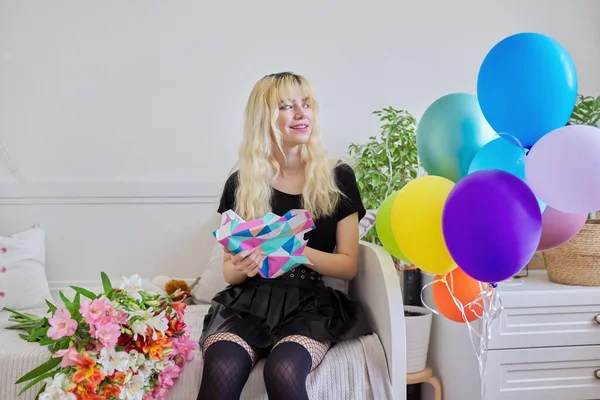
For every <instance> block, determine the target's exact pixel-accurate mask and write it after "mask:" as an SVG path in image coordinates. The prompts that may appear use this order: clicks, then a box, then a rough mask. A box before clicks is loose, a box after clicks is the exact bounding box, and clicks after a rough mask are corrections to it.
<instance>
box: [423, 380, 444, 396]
mask: <svg viewBox="0 0 600 400" xmlns="http://www.w3.org/2000/svg"><path fill="white" fill-rule="evenodd" d="M427 383H429V384H430V385H431V386H432V387H433V398H434V399H435V400H442V384H441V383H440V381H439V379H438V378H436V377H435V376H432V377H431V378H429V379H428V380H427Z"/></svg>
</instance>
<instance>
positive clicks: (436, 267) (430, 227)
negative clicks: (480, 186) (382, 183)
mask: <svg viewBox="0 0 600 400" xmlns="http://www.w3.org/2000/svg"><path fill="white" fill-rule="evenodd" d="M453 187H454V182H452V181H451V180H449V179H446V178H443V177H441V176H435V175H429V176H423V177H420V178H417V179H415V180H412V181H410V182H409V183H407V184H406V185H405V186H404V187H403V188H402V189H401V190H400V191H399V192H398V194H397V195H396V199H395V200H394V205H393V206H392V218H391V219H392V224H391V225H392V232H393V234H394V238H395V239H396V242H397V243H398V247H399V248H401V249H402V251H403V252H404V254H405V255H406V257H407V258H408V259H409V260H410V261H411V262H412V263H413V264H414V265H416V266H417V267H418V268H420V269H421V270H423V271H425V272H429V273H430V274H436V275H441V276H444V275H445V274H447V273H448V272H450V271H452V270H453V269H454V268H456V263H455V262H454V260H453V259H452V256H450V253H449V252H448V248H447V247H446V242H445V240H444V234H443V231H442V212H443V210H444V204H445V203H446V198H447V197H448V195H449V194H450V191H451V190H452V188H453Z"/></svg>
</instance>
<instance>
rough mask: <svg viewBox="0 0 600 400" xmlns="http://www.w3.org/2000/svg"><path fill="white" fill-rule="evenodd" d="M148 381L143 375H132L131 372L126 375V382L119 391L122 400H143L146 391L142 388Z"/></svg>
mask: <svg viewBox="0 0 600 400" xmlns="http://www.w3.org/2000/svg"><path fill="white" fill-rule="evenodd" d="M145 384H146V382H145V379H144V377H143V376H142V375H139V374H137V375H132V374H131V372H130V373H128V374H127V375H126V376H125V382H124V383H123V387H122V388H121V393H119V399H121V400H142V399H143V397H144V391H143V390H142V389H143V388H144V386H145Z"/></svg>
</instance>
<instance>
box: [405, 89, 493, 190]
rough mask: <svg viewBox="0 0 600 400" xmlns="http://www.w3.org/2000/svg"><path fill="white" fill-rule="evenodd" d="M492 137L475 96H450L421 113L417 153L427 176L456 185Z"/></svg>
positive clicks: (435, 102)
mask: <svg viewBox="0 0 600 400" xmlns="http://www.w3.org/2000/svg"><path fill="white" fill-rule="evenodd" d="M495 135H496V133H495V132H494V130H493V129H492V127H491V126H490V125H489V124H488V122H487V121H486V119H485V117H484V116H483V113H482V112H481V109H480V108H479V103H478V102H477V98H476V97H475V96H473V95H471V94H467V93H452V94H448V95H445V96H443V97H441V98H439V99H437V100H436V101H434V102H433V103H432V104H431V105H430V106H429V107H428V108H427V110H425V113H424V114H423V117H421V120H420V121H419V125H418V127H417V151H418V153H419V158H420V160H421V164H422V165H423V168H424V169H425V171H427V173H428V174H429V175H438V176H442V177H444V178H446V179H450V180H451V181H452V182H458V181H459V180H460V179H461V178H463V177H464V176H466V175H467V174H468V173H469V166H470V165H471V161H472V160H473V157H475V154H476V153H477V152H478V151H479V149H481V147H483V145H485V144H486V143H487V142H489V141H490V140H492V139H493V138H494V136H495Z"/></svg>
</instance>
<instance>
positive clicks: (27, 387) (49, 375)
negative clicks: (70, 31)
mask: <svg viewBox="0 0 600 400" xmlns="http://www.w3.org/2000/svg"><path fill="white" fill-rule="evenodd" d="M58 371H59V370H58V369H55V370H53V371H49V372H46V373H45V374H42V375H40V376H38V377H37V378H35V379H33V380H32V381H31V382H29V383H28V384H27V385H25V386H24V387H23V389H21V391H20V392H19V394H18V395H17V396H20V395H22V394H23V393H25V392H26V391H27V390H28V389H29V388H31V387H32V386H34V385H36V384H37V383H38V382H41V381H43V380H44V379H46V378H51V377H53V376H54V375H56V373H57V372H58Z"/></svg>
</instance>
